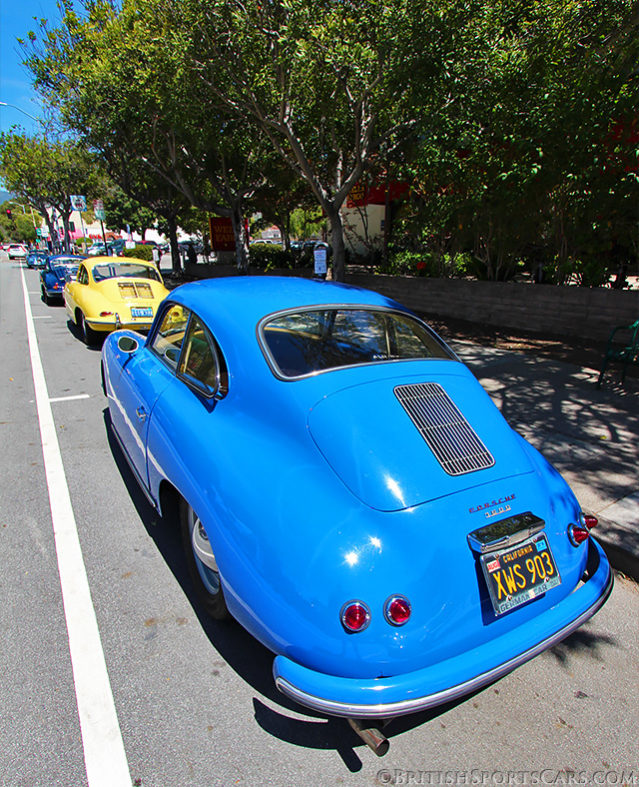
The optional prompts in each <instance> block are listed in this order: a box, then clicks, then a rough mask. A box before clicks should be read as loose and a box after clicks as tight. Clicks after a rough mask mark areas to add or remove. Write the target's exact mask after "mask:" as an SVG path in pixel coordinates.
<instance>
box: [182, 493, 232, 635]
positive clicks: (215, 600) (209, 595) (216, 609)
mask: <svg viewBox="0 0 639 787" xmlns="http://www.w3.org/2000/svg"><path fill="white" fill-rule="evenodd" d="M180 524H181V528H182V544H183V546H184V553H185V557H186V564H187V568H188V570H189V574H190V576H191V579H192V581H193V585H194V586H195V592H196V594H197V597H198V599H199V600H200V601H201V602H202V605H203V607H204V609H205V610H206V612H207V614H208V615H210V616H211V617H212V618H215V619H216V620H224V619H226V618H228V617H229V611H228V609H227V606H226V601H225V599H224V591H223V590H222V583H221V581H220V571H219V569H218V566H217V561H216V559H215V554H214V553H213V548H212V546H211V542H210V541H209V539H208V536H207V534H206V531H205V530H204V526H203V525H202V522H201V521H200V518H199V517H198V515H197V514H196V513H195V511H194V510H193V509H192V508H191V506H190V505H189V504H188V503H187V502H186V500H182V501H181V503H180Z"/></svg>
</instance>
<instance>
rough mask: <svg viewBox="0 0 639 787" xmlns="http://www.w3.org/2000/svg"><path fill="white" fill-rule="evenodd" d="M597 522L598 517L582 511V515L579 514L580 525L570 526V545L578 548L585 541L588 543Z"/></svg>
mask: <svg viewBox="0 0 639 787" xmlns="http://www.w3.org/2000/svg"><path fill="white" fill-rule="evenodd" d="M597 522H598V520H597V517H596V516H592V514H584V513H583V511H582V512H581V514H579V524H578V525H573V524H570V525H568V538H569V539H570V543H571V544H572V545H573V546H574V547H578V546H579V544H583V542H584V541H587V540H588V539H589V538H590V531H591V529H592V528H593V527H595V526H596V525H597Z"/></svg>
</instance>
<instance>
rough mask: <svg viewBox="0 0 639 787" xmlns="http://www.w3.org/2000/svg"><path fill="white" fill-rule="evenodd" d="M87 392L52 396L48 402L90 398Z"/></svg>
mask: <svg viewBox="0 0 639 787" xmlns="http://www.w3.org/2000/svg"><path fill="white" fill-rule="evenodd" d="M90 398H91V397H90V396H89V394H75V395H74V396H54V397H52V398H51V399H49V402H51V403H53V402H75V401H76V400H77V399H90Z"/></svg>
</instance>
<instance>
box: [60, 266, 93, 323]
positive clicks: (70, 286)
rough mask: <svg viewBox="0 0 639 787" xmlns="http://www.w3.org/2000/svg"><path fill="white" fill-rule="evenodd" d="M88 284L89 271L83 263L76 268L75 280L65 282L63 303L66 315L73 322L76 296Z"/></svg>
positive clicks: (76, 302) (76, 301) (78, 295)
mask: <svg viewBox="0 0 639 787" xmlns="http://www.w3.org/2000/svg"><path fill="white" fill-rule="evenodd" d="M88 284H89V272H88V271H87V269H86V267H85V266H84V265H80V267H79V268H78V275H77V276H76V278H75V280H72V281H69V282H67V284H66V286H65V288H64V291H63V295H64V305H65V307H66V310H67V313H68V315H69V316H70V317H71V319H72V320H73V321H74V322H75V310H76V307H77V305H78V298H79V297H80V293H81V291H82V290H83V289H84V288H85V287H86V286H87V285H88Z"/></svg>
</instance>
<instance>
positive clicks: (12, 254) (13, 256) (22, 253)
mask: <svg viewBox="0 0 639 787" xmlns="http://www.w3.org/2000/svg"><path fill="white" fill-rule="evenodd" d="M8 254H9V259H10V260H26V258H27V250H26V248H25V247H24V246H22V245H21V244H20V243H12V244H11V245H10V246H9V251H8Z"/></svg>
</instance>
